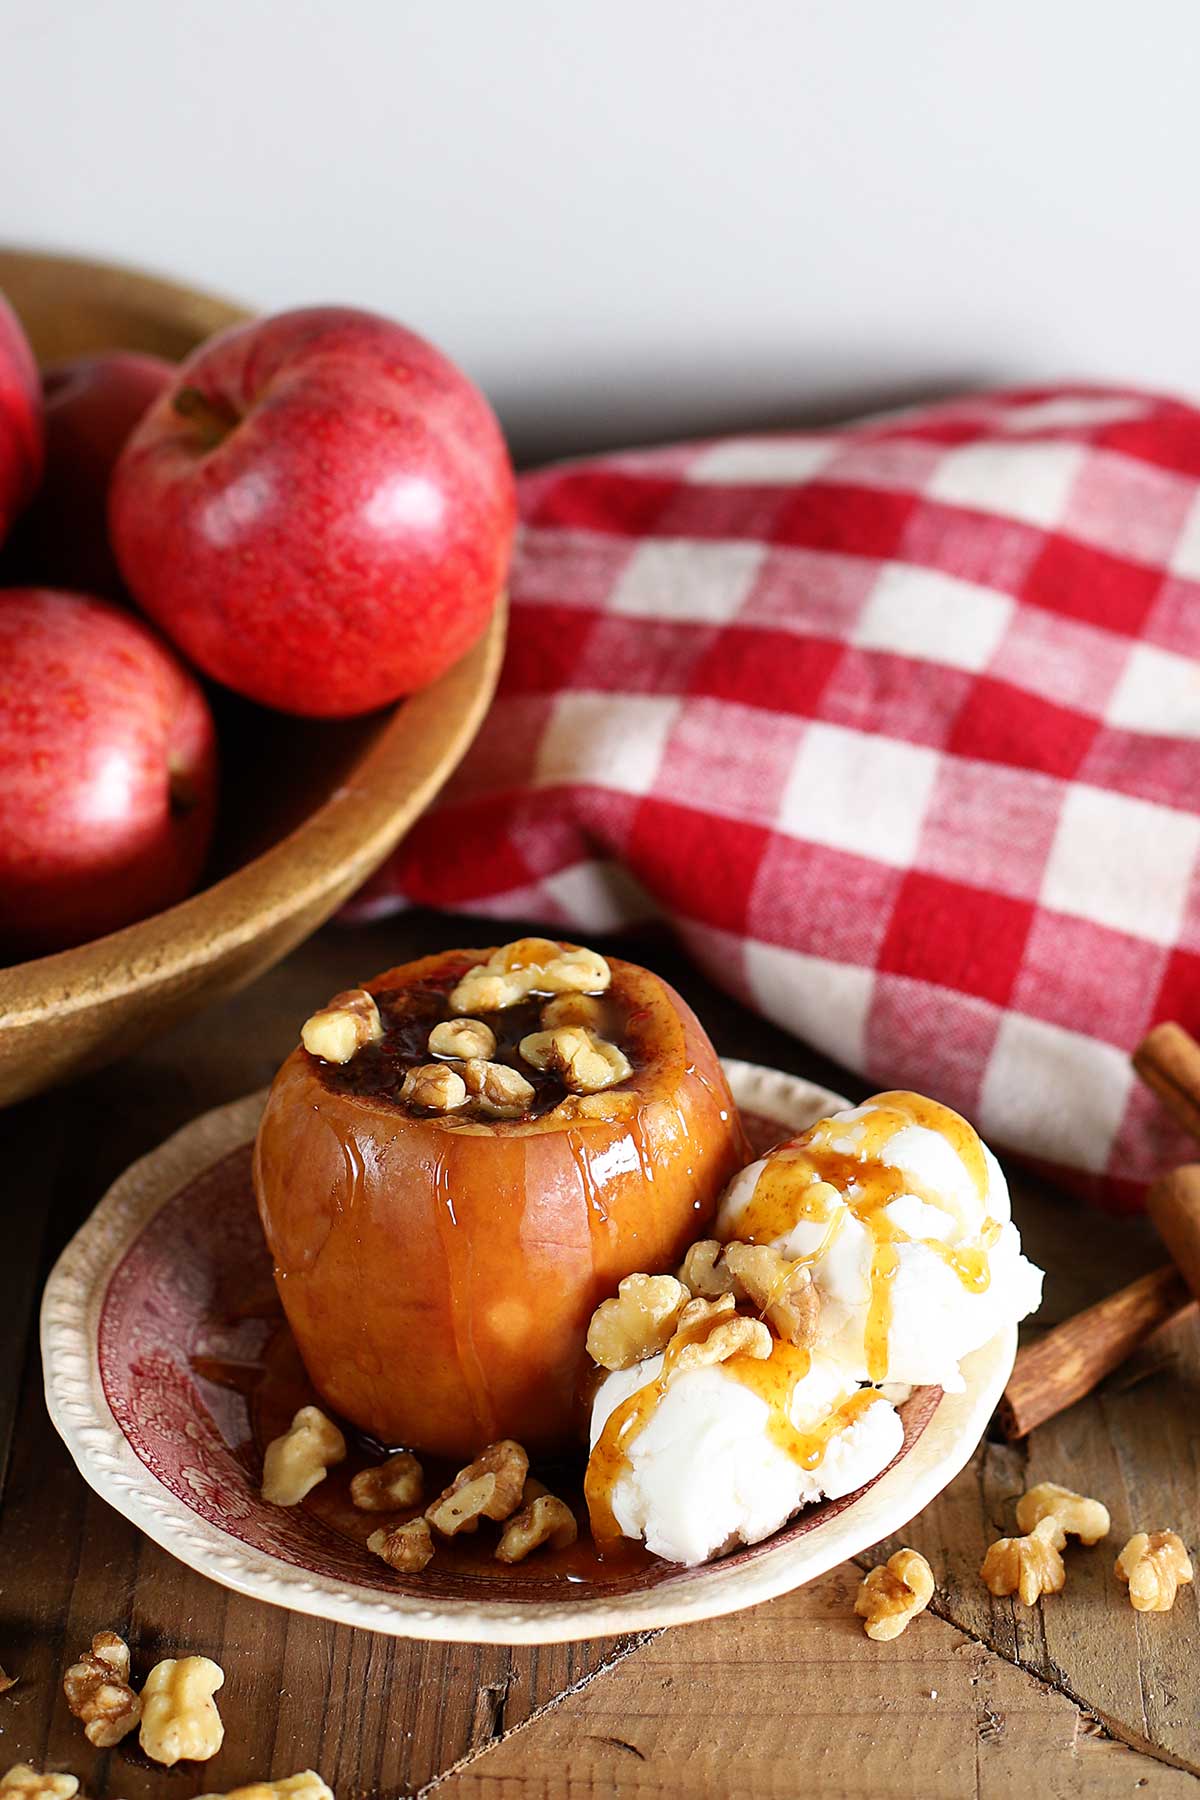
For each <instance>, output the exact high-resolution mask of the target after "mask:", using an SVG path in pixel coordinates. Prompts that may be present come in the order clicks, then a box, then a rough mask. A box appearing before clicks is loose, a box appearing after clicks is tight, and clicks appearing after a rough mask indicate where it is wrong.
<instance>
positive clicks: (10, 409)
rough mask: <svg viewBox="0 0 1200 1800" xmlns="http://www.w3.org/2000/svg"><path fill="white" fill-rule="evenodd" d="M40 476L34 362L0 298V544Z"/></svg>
mask: <svg viewBox="0 0 1200 1800" xmlns="http://www.w3.org/2000/svg"><path fill="white" fill-rule="evenodd" d="M41 473H42V401H41V389H40V388H39V386H38V374H37V364H36V363H35V362H34V360H33V351H32V350H31V349H30V348H29V343H28V340H27V339H26V336H25V333H24V332H23V331H22V330H21V325H20V321H19V320H18V318H17V315H16V313H15V312H14V311H13V310H12V308H11V306H9V304H8V302H7V300H5V298H4V295H3V294H0V540H2V539H3V538H4V535H5V533H6V532H7V530H8V528H9V526H10V525H11V524H12V522H13V520H14V519H15V518H16V516H17V514H18V513H19V512H20V510H21V508H22V507H23V506H24V505H25V503H26V501H27V500H28V499H29V497H30V495H31V494H32V493H33V490H34V488H35V487H36V486H37V484H38V480H39V478H40V476H41Z"/></svg>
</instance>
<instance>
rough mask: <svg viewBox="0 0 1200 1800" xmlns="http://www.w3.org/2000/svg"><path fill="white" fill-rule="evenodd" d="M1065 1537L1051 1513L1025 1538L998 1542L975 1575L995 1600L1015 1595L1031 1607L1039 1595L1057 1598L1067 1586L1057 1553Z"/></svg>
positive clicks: (1003, 1539) (1059, 1556)
mask: <svg viewBox="0 0 1200 1800" xmlns="http://www.w3.org/2000/svg"><path fill="white" fill-rule="evenodd" d="M1066 1542H1067V1537H1066V1533H1065V1532H1064V1530H1063V1528H1062V1526H1061V1525H1060V1524H1059V1522H1058V1520H1057V1519H1056V1518H1055V1516H1054V1514H1053V1513H1047V1515H1046V1517H1045V1518H1044V1519H1042V1520H1040V1521H1039V1523H1038V1524H1037V1525H1035V1526H1034V1528H1033V1530H1032V1531H1031V1532H1029V1533H1028V1534H1027V1535H1026V1536H1025V1537H1011V1538H998V1539H997V1540H996V1542H995V1543H994V1544H993V1545H992V1546H991V1548H990V1550H989V1551H988V1553H987V1555H986V1556H985V1557H984V1559H983V1563H982V1566H981V1567H980V1570H979V1573H980V1575H981V1576H982V1577H983V1582H984V1586H985V1587H986V1588H987V1590H988V1592H989V1593H990V1594H995V1595H996V1597H997V1598H998V1599H999V1598H1001V1597H1002V1596H1003V1595H1005V1594H1019V1595H1020V1597H1021V1600H1022V1602H1023V1604H1024V1605H1026V1606H1033V1605H1034V1604H1035V1603H1036V1602H1037V1601H1038V1600H1039V1599H1040V1598H1041V1596H1042V1595H1043V1594H1059V1593H1061V1592H1062V1590H1063V1588H1064V1587H1065V1586H1066V1585H1067V1571H1066V1569H1065V1568H1064V1566H1063V1559H1062V1556H1061V1554H1060V1552H1061V1551H1062V1550H1063V1549H1064V1547H1065V1545H1066Z"/></svg>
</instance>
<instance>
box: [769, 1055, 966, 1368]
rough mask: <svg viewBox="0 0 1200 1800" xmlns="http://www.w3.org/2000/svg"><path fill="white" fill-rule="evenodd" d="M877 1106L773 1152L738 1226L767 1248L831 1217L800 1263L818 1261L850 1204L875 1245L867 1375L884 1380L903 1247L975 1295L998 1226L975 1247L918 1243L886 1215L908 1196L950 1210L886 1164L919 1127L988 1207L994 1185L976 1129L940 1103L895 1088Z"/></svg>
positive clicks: (823, 1123)
mask: <svg viewBox="0 0 1200 1800" xmlns="http://www.w3.org/2000/svg"><path fill="white" fill-rule="evenodd" d="M871 1106H872V1110H871V1111H870V1112H867V1113H864V1115H863V1116H862V1118H861V1119H856V1120H855V1121H854V1122H853V1123H852V1124H849V1125H847V1124H846V1123H845V1122H844V1121H838V1120H834V1119H821V1120H819V1121H818V1122H817V1123H816V1124H815V1125H813V1126H811V1127H810V1128H809V1130H808V1131H806V1132H804V1133H803V1134H802V1135H801V1136H800V1137H799V1138H797V1139H796V1141H795V1143H794V1144H789V1145H787V1146H786V1147H785V1148H783V1149H782V1150H778V1151H776V1152H775V1153H774V1155H773V1156H771V1157H770V1158H769V1159H768V1160H767V1162H766V1164H765V1165H764V1167H763V1170H762V1173H761V1174H760V1175H759V1178H758V1181H757V1182H756V1184H755V1188H754V1192H753V1194H752V1195H751V1197H750V1201H749V1204H748V1206H747V1207H746V1210H745V1212H744V1213H743V1215H742V1217H741V1219H740V1220H739V1222H738V1229H737V1235H738V1237H739V1238H741V1239H743V1240H744V1241H745V1242H746V1243H750V1244H769V1243H773V1242H775V1241H776V1240H778V1239H780V1238H784V1237H787V1236H788V1234H789V1233H790V1232H792V1231H793V1230H794V1229H795V1228H796V1226H797V1225H798V1224H800V1223H801V1221H802V1220H804V1219H819V1220H825V1219H828V1220H829V1221H830V1232H829V1233H827V1234H826V1237H825V1239H824V1240H823V1241H822V1243H821V1244H820V1246H819V1247H818V1248H817V1249H816V1250H814V1251H812V1252H811V1253H810V1254H809V1255H808V1256H806V1257H803V1258H801V1259H800V1260H801V1261H804V1262H816V1261H817V1260H818V1259H819V1258H820V1257H822V1256H823V1255H824V1254H825V1251H826V1249H827V1248H828V1246H829V1243H830V1242H831V1241H832V1234H833V1233H834V1232H835V1231H836V1229H837V1227H838V1226H839V1225H840V1223H841V1222H842V1221H843V1220H844V1218H845V1216H846V1214H845V1212H844V1211H842V1210H841V1207H840V1202H841V1201H844V1202H845V1206H846V1208H847V1209H848V1210H849V1211H850V1212H851V1213H853V1215H854V1217H855V1218H856V1219H858V1220H859V1222H860V1223H861V1224H862V1225H865V1226H866V1228H867V1230H868V1232H869V1233H870V1235H871V1239H872V1250H871V1270H870V1277H869V1280H870V1300H869V1302H868V1307H867V1319H866V1326H865V1330H864V1349H865V1353H866V1364H867V1375H868V1378H869V1379H870V1380H871V1381H873V1382H879V1381H884V1380H886V1378H887V1367H888V1344H889V1339H890V1335H891V1323H892V1296H893V1292H894V1286H895V1279H896V1275H897V1272H898V1270H899V1267H900V1250H899V1246H900V1245H901V1244H907V1243H913V1242H916V1243H920V1244H923V1245H924V1246H925V1248H926V1249H928V1250H931V1251H932V1252H933V1254H934V1255H935V1256H938V1257H940V1258H941V1260H942V1261H943V1262H944V1263H945V1264H946V1266H947V1267H948V1268H950V1269H952V1270H953V1272H954V1273H955V1274H956V1275H957V1276H958V1279H959V1280H960V1281H961V1282H962V1284H963V1286H964V1287H965V1288H966V1289H967V1290H968V1291H969V1292H970V1293H976V1294H980V1293H983V1292H985V1291H986V1289H987V1287H988V1284H989V1282H990V1280H991V1271H990V1267H989V1259H988V1253H989V1251H990V1250H991V1248H992V1246H993V1245H994V1244H995V1242H996V1240H997V1238H998V1237H999V1235H1000V1224H999V1221H998V1220H996V1219H987V1220H985V1222H984V1225H983V1229H982V1231H981V1233H980V1243H979V1244H978V1246H976V1245H966V1246H959V1245H953V1244H944V1243H942V1241H941V1240H940V1239H939V1238H917V1239H913V1238H912V1237H911V1236H910V1235H909V1233H908V1232H906V1231H904V1230H902V1229H901V1228H900V1226H898V1225H896V1224H894V1223H893V1221H892V1220H890V1219H889V1218H887V1217H886V1208H887V1207H888V1206H889V1205H890V1203H891V1202H892V1201H893V1200H896V1199H898V1198H899V1197H900V1195H902V1194H913V1195H915V1196H916V1198H917V1199H919V1200H924V1201H925V1202H926V1203H927V1204H929V1205H930V1206H936V1207H939V1208H941V1209H942V1210H943V1211H945V1210H947V1208H946V1197H945V1195H944V1194H936V1193H932V1192H930V1191H928V1190H926V1189H923V1188H922V1187H921V1185H920V1184H919V1183H917V1182H915V1181H914V1180H913V1178H912V1176H911V1175H909V1174H908V1173H906V1172H905V1171H904V1170H903V1169H900V1168H897V1167H895V1166H894V1165H893V1164H891V1163H889V1162H888V1161H887V1160H886V1149H887V1145H888V1143H889V1141H890V1140H891V1138H892V1137H893V1136H894V1135H895V1134H896V1133H897V1132H899V1131H902V1130H904V1128H905V1127H906V1126H913V1125H918V1126H922V1127H924V1128H925V1129H926V1130H929V1131H936V1132H937V1133H938V1134H939V1135H940V1136H941V1137H944V1138H945V1139H946V1140H947V1142H948V1143H949V1144H950V1145H951V1147H952V1148H953V1149H954V1151H955V1152H956V1154H957V1155H958V1157H959V1159H960V1160H961V1162H962V1163H963V1165H964V1167H965V1168H966V1170H967V1172H968V1174H969V1176H970V1178H971V1182H972V1185H973V1186H974V1188H975V1190H976V1192H977V1193H978V1195H979V1198H980V1200H981V1201H982V1202H983V1203H984V1204H986V1202H987V1195H988V1186H989V1183H988V1171H987V1163H986V1160H985V1158H984V1154H983V1145H982V1144H981V1142H980V1140H979V1136H978V1134H977V1133H976V1131H975V1129H974V1127H973V1126H971V1125H970V1124H968V1122H967V1120H966V1119H964V1118H962V1117H961V1116H960V1115H959V1114H958V1113H956V1112H953V1111H952V1110H951V1109H950V1107H948V1106H943V1105H942V1104H941V1103H940V1101H937V1100H929V1099H926V1097H925V1096H924V1095H923V1094H913V1093H909V1092H908V1091H906V1090H895V1091H893V1092H890V1093H886V1094H879V1095H877V1096H876V1098H875V1099H874V1101H872V1102H871ZM848 1137H849V1138H850V1139H851V1140H852V1146H853V1147H852V1148H850V1149H845V1148H837V1147H836V1146H838V1145H844V1144H845V1142H846V1140H847V1138H848ZM830 1189H834V1190H836V1194H837V1199H836V1200H832V1201H831V1200H830V1198H829V1191H830Z"/></svg>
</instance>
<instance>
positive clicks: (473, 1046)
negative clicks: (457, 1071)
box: [429, 1019, 496, 1062]
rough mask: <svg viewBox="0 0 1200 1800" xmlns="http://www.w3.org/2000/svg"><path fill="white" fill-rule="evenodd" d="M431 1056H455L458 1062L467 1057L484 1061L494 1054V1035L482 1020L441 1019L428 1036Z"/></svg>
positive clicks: (463, 1060)
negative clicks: (480, 1058) (479, 1058)
mask: <svg viewBox="0 0 1200 1800" xmlns="http://www.w3.org/2000/svg"><path fill="white" fill-rule="evenodd" d="M429 1054H430V1055H431V1056H456V1057H458V1059H459V1061H460V1062H465V1061H466V1059H467V1058H468V1057H482V1058H483V1059H484V1061H486V1060H487V1058H488V1057H490V1056H494V1055H495V1054H496V1034H495V1032H494V1031H493V1030H492V1028H491V1026H490V1025H485V1024H484V1022H483V1020H482V1019H443V1020H441V1022H440V1023H439V1024H437V1025H435V1026H434V1028H433V1030H432V1031H431V1032H430V1034H429Z"/></svg>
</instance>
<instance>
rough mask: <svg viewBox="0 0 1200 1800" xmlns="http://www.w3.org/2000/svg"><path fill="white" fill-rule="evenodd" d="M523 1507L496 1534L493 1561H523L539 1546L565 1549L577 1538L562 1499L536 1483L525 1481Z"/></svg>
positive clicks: (573, 1520) (565, 1504) (575, 1524)
mask: <svg viewBox="0 0 1200 1800" xmlns="http://www.w3.org/2000/svg"><path fill="white" fill-rule="evenodd" d="M522 1498H523V1500H524V1504H523V1506H522V1507H521V1510H520V1512H518V1513H514V1514H513V1516H512V1518H511V1519H510V1520H509V1521H508V1523H507V1525H506V1526H505V1527H504V1530H503V1531H502V1532H501V1534H500V1542H499V1543H498V1544H497V1545H496V1560H497V1561H498V1562H503V1563H519V1562H524V1560H525V1558H526V1557H527V1556H529V1555H531V1554H532V1553H533V1551H535V1550H540V1549H541V1547H542V1545H543V1544H549V1545H550V1547H551V1549H553V1550H565V1549H566V1548H567V1546H568V1544H573V1543H574V1542H575V1540H576V1538H577V1537H578V1536H579V1526H578V1524H577V1523H576V1520H575V1514H574V1513H573V1512H572V1511H571V1509H570V1507H569V1506H568V1505H567V1503H566V1501H565V1500H559V1499H558V1498H557V1497H556V1496H555V1495H554V1494H551V1493H550V1492H549V1491H548V1490H547V1489H546V1488H544V1487H543V1486H542V1484H541V1482H540V1481H533V1480H530V1481H527V1482H526V1483H525V1492H524V1495H523V1496H522Z"/></svg>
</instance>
